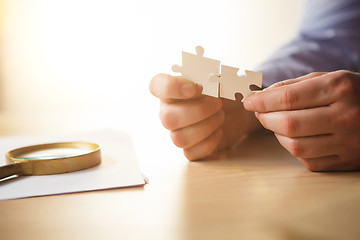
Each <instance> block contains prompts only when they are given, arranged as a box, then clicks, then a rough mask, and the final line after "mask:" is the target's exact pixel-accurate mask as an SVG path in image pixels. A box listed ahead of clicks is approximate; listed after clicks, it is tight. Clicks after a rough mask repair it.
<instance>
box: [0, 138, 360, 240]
mask: <svg viewBox="0 0 360 240" xmlns="http://www.w3.org/2000/svg"><path fill="white" fill-rule="evenodd" d="M169 141H170V140H169ZM153 144H154V146H153V148H154V154H151V155H150V156H147V159H140V162H141V163H142V164H141V169H142V171H143V172H144V173H145V174H146V175H147V177H148V178H149V180H150V182H149V184H147V185H145V186H142V187H133V188H122V189H113V190H103V191H95V192H85V193H76V194H65V195H56V196H46V197H35V198H26V199H17V200H8V201H1V202H0V239H4V240H8V239H9V240H10V239H29V240H30V239H67V240H71V239H169V240H172V239H184V240H185V239H186V240H187V239H360V222H359V220H360V173H359V172H350V173H313V172H309V171H308V170H306V169H305V168H304V167H303V166H302V165H301V164H300V163H299V162H298V161H297V160H296V159H295V158H294V157H292V156H291V155H290V154H289V153H288V152H287V151H285V150H284V149H283V148H282V147H281V146H280V145H279V143H278V142H277V141H276V139H275V138H274V136H273V135H272V134H269V133H261V134H258V135H254V136H251V137H249V138H248V139H246V140H245V141H244V142H242V143H240V144H238V145H237V146H236V147H235V148H234V149H233V150H231V151H228V152H224V153H219V154H218V155H217V156H216V157H213V158H211V159H208V160H203V161H197V162H187V161H186V160H185V159H184V157H182V155H179V154H175V155H171V154H168V155H167V154H156V151H158V149H159V146H157V144H155V143H153ZM256 146H257V147H256ZM0 191H1V188H0Z"/></svg>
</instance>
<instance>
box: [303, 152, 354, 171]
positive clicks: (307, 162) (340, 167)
mask: <svg viewBox="0 0 360 240" xmlns="http://www.w3.org/2000/svg"><path fill="white" fill-rule="evenodd" d="M298 160H299V161H300V162H301V163H302V164H304V166H305V167H306V168H307V169H308V170H310V171H312V172H330V171H351V170H353V165H352V164H344V163H343V162H342V161H341V159H340V157H339V156H337V155H332V156H324V157H318V158H298Z"/></svg>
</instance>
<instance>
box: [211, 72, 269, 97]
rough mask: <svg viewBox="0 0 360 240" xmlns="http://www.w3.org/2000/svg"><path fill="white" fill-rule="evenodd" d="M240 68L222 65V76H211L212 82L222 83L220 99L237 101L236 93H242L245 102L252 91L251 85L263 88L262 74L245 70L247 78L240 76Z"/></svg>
mask: <svg viewBox="0 0 360 240" xmlns="http://www.w3.org/2000/svg"><path fill="white" fill-rule="evenodd" d="M238 71H239V68H234V67H230V66H226V65H221V75H220V76H219V75H217V74H211V76H209V81H210V82H219V83H220V97H222V98H227V99H231V100H236V99H235V94H236V93H241V94H242V96H243V98H242V100H241V101H243V100H244V98H245V97H247V96H249V95H250V94H251V93H252V91H251V90H250V85H256V86H258V87H261V86H262V73H259V72H253V71H248V70H245V73H246V76H238V75H237V73H238Z"/></svg>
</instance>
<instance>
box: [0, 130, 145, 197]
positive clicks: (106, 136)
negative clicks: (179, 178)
mask: <svg viewBox="0 0 360 240" xmlns="http://www.w3.org/2000/svg"><path fill="white" fill-rule="evenodd" d="M64 141H87V142H93V143H96V144H98V145H100V148H101V159H102V161H101V164H100V165H98V166H95V167H92V168H89V169H86V170H81V171H77V172H72V173H64V174H56V175H42V176H21V177H15V178H12V179H7V180H3V181H1V180H0V200H5V199H14V198H24V197H32V196H42V195H52V194H61V193H71V192H82V191H91V190H100V189H109V188H117V187H126V186H136V185H142V184H145V180H144V176H143V175H142V173H141V171H140V168H139V165H138V162H137V160H136V156H135V152H134V148H133V146H132V142H131V138H130V137H129V136H128V135H127V134H125V133H123V132H119V131H110V130H106V131H99V132H93V133H87V134H79V135H74V136H67V137H5V138H0V165H5V154H6V153H7V152H8V151H10V150H12V149H15V148H19V147H24V146H27V145H34V144H42V143H51V142H64Z"/></svg>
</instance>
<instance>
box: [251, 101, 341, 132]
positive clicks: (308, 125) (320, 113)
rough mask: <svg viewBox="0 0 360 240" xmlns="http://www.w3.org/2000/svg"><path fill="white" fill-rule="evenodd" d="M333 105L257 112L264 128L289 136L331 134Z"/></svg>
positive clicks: (332, 130)
mask: <svg viewBox="0 0 360 240" xmlns="http://www.w3.org/2000/svg"><path fill="white" fill-rule="evenodd" d="M333 115H334V113H333V109H332V108H331V107H318V108H310V109H304V110H295V111H279V112H269V113H255V116H256V117H257V118H258V119H259V121H260V123H261V124H262V125H263V127H264V128H266V129H269V130H271V131H273V132H275V133H277V134H281V135H283V136H288V137H306V136H315V135H322V134H330V133H333V132H334V131H335V130H334V129H333V128H334V127H333V124H332V116H333Z"/></svg>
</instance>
